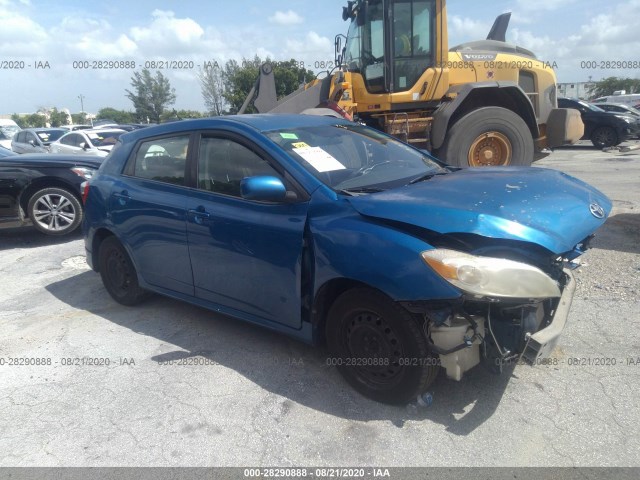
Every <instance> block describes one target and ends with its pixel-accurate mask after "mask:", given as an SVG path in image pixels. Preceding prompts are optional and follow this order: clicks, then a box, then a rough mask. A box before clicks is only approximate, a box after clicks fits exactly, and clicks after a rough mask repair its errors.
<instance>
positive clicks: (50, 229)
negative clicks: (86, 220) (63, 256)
mask: <svg viewBox="0 0 640 480" xmlns="http://www.w3.org/2000/svg"><path fill="white" fill-rule="evenodd" d="M27 214H28V215H29V218H30V219H31V222H32V223H33V226H34V227H35V228H36V229H37V230H39V231H40V232H42V233H46V234H47V235H66V234H68V233H71V232H73V231H74V230H75V229H76V228H78V226H79V225H80V222H82V215H83V210H82V205H80V201H79V200H78V199H77V198H76V196H75V195H74V194H73V193H71V192H69V191H68V190H65V189H63V188H44V189H42V190H40V191H38V192H36V193H35V194H34V195H33V196H32V197H31V199H30V200H29V203H28V205H27Z"/></svg>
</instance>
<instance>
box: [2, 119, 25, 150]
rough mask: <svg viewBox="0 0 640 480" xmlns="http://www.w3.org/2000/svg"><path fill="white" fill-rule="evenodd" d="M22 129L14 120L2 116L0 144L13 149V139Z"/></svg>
mask: <svg viewBox="0 0 640 480" xmlns="http://www.w3.org/2000/svg"><path fill="white" fill-rule="evenodd" d="M20 130H21V129H20V127H19V126H18V124H17V123H16V122H14V121H13V120H5V119H1V118H0V146H2V147H4V148H8V149H9V150H11V139H12V138H13V136H14V135H15V134H16V133H18V132H19V131H20Z"/></svg>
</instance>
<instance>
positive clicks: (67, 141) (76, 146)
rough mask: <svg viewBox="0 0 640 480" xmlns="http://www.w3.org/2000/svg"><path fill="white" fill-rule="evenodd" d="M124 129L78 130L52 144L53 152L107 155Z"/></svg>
mask: <svg viewBox="0 0 640 480" xmlns="http://www.w3.org/2000/svg"><path fill="white" fill-rule="evenodd" d="M123 133H127V132H126V131H124V130H119V129H111V130H108V129H100V130H95V129H92V130H76V131H74V132H69V133H66V134H65V135H63V136H62V137H60V139H58V140H57V141H55V142H53V143H52V144H51V153H71V154H81V155H97V156H99V157H106V156H107V155H108V154H109V152H110V151H111V149H112V148H113V146H114V145H115V144H116V142H117V141H118V138H119V137H120V135H122V134H123Z"/></svg>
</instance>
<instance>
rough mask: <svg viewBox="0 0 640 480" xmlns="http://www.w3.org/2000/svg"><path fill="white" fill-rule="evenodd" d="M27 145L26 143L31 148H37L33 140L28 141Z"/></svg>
mask: <svg viewBox="0 0 640 480" xmlns="http://www.w3.org/2000/svg"><path fill="white" fill-rule="evenodd" d="M27 143H28V144H29V145H31V146H32V147H37V145H36V141H35V140H29V141H28V142H27Z"/></svg>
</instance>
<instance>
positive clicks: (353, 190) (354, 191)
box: [338, 187, 384, 196]
mask: <svg viewBox="0 0 640 480" xmlns="http://www.w3.org/2000/svg"><path fill="white" fill-rule="evenodd" d="M338 191H339V192H340V193H346V194H347V195H352V196H353V195H358V194H360V193H378V192H384V189H383V188H376V187H354V188H345V189H344V190H338Z"/></svg>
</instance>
